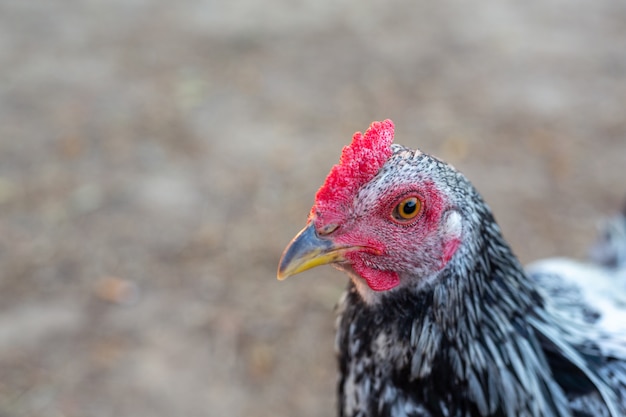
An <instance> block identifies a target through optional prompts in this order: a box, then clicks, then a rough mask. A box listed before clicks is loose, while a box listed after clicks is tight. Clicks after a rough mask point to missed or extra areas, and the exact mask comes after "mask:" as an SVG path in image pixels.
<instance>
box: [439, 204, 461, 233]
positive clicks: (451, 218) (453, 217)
mask: <svg viewBox="0 0 626 417" xmlns="http://www.w3.org/2000/svg"><path fill="white" fill-rule="evenodd" d="M462 220H463V219H462V217H461V214H460V213H459V212H458V211H456V210H449V211H448V212H446V214H444V218H443V228H442V231H443V236H444V239H445V240H454V239H461V232H462V231H463V222H462Z"/></svg>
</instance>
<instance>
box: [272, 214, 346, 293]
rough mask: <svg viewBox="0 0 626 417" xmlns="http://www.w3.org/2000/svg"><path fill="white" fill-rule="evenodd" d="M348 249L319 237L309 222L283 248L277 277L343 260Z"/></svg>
mask: <svg viewBox="0 0 626 417" xmlns="http://www.w3.org/2000/svg"><path fill="white" fill-rule="evenodd" d="M350 249H353V248H351V247H345V246H337V245H336V244H335V242H333V241H332V240H330V239H322V238H320V237H319V236H318V234H317V232H316V230H315V226H314V225H313V223H309V224H308V225H307V226H306V227H305V228H304V229H302V230H301V231H300V233H298V234H297V235H296V237H294V238H293V240H292V241H291V242H290V243H289V245H287V247H286V248H285V251H284V252H283V256H282V258H281V259H280V263H279V264H278V274H277V276H278V279H279V280H281V281H282V280H284V279H285V278H287V277H290V276H292V275H296V274H299V273H300V272H304V271H306V270H307V269H311V268H315V267H316V266H320V265H327V264H330V263H335V262H342V261H345V260H346V258H345V257H344V254H345V253H346V252H347V251H349V250H350Z"/></svg>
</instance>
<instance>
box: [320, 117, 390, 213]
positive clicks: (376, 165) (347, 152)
mask: <svg viewBox="0 0 626 417" xmlns="http://www.w3.org/2000/svg"><path fill="white" fill-rule="evenodd" d="M392 142H393V122H392V121H391V120H389V119H387V120H385V121H384V122H373V123H372V124H371V125H370V127H369V129H367V131H366V132H365V134H364V135H363V134H361V132H356V133H355V134H354V136H353V137H352V143H351V144H350V145H348V146H345V147H344V148H343V151H342V152H341V158H340V159H339V164H337V165H335V166H333V167H332V169H331V170H330V173H329V174H328V177H326V181H325V182H324V185H322V187H321V188H320V189H319V190H318V191H317V195H316V196H315V207H316V209H317V211H318V212H320V213H321V212H324V211H327V210H329V209H330V210H332V211H335V210H341V208H342V207H345V206H346V205H347V204H350V203H351V202H352V199H353V198H354V194H355V193H356V192H357V190H358V189H359V188H360V187H361V186H363V185H364V184H365V183H367V182H368V181H370V180H371V179H372V178H374V176H375V175H376V174H377V173H378V171H379V170H380V169H381V168H382V166H383V164H384V163H385V161H386V160H387V159H388V158H389V157H390V156H391V143H392Z"/></svg>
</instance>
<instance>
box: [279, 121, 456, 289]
mask: <svg viewBox="0 0 626 417" xmlns="http://www.w3.org/2000/svg"><path fill="white" fill-rule="evenodd" d="M364 138H367V139H371V140H372V141H373V142H372V143H375V144H376V145H377V146H378V147H375V146H374V145H373V144H371V143H368V144H363V143H359V139H364ZM392 138H393V124H392V123H391V122H390V121H385V122H382V123H374V124H372V126H371V127H370V129H368V131H367V132H366V133H365V135H364V136H360V134H357V135H355V138H354V140H353V143H352V144H351V145H350V147H352V148H357V147H359V146H360V147H363V146H369V149H372V148H375V150H374V151H373V152H370V153H366V154H365V155H364V153H363V152H361V154H360V155H356V156H355V154H356V150H355V149H352V150H349V151H348V153H350V152H351V154H352V157H353V158H354V157H356V158H358V159H357V160H356V163H355V164H353V166H349V164H350V163H352V162H353V160H352V159H348V158H347V157H345V154H346V150H344V154H342V159H341V162H340V165H337V166H335V167H334V168H333V170H331V173H330V174H329V177H328V179H327V181H326V183H325V184H324V186H322V188H320V191H319V192H318V194H317V197H316V203H315V205H314V206H313V208H312V210H311V214H310V216H309V219H308V222H307V226H306V227H305V228H304V229H303V230H302V231H301V232H300V233H299V234H298V235H297V236H296V237H295V238H294V240H293V241H292V242H291V243H290V245H289V246H288V247H287V249H286V250H285V252H284V254H283V258H282V259H281V262H280V266H279V271H278V277H279V279H284V278H286V277H287V276H290V275H294V274H296V273H299V272H302V271H304V270H306V269H309V268H313V267H315V266H319V265H323V264H329V263H330V264H333V265H334V266H336V267H337V268H339V269H341V270H344V271H346V272H347V273H348V274H349V275H350V276H351V277H352V279H353V280H355V283H356V284H357V287H361V288H362V287H363V285H362V284H363V283H365V284H367V287H368V288H369V289H371V290H374V291H388V290H392V289H394V288H396V287H399V286H402V285H403V284H408V283H412V284H415V283H416V284H418V285H423V284H425V283H428V282H430V281H432V280H433V279H434V278H435V277H436V276H437V273H438V272H439V271H440V270H441V269H443V268H444V267H445V266H446V265H447V264H448V262H449V261H450V259H451V258H452V256H453V255H454V253H455V252H456V250H457V248H458V247H459V245H460V243H461V232H462V221H461V215H460V212H459V211H458V210H457V208H456V207H457V203H456V202H454V201H453V199H452V198H451V196H453V193H452V192H451V190H450V189H449V187H447V185H446V184H447V183H448V182H449V181H442V182H441V183H436V182H435V180H434V179H435V178H443V179H445V178H446V177H445V175H443V174H446V173H448V172H452V173H454V171H453V170H450V167H449V166H447V165H445V164H443V163H442V162H440V161H438V160H436V159H434V158H432V157H430V156H428V155H425V154H422V153H421V152H419V151H412V150H409V149H406V148H404V147H401V146H399V145H391V139H392ZM350 147H348V148H346V149H349V148H350ZM358 149H360V148H358ZM358 149H357V150H358ZM381 155H382V156H384V160H382V156H381ZM367 158H370V159H369V160H368V159H367ZM379 160H382V161H379ZM380 162H382V164H381V163H380ZM377 164H378V165H377ZM346 166H348V167H349V168H345V167H346ZM355 166H356V168H355ZM342 167H343V168H342ZM374 171H375V172H374ZM338 175H344V176H345V177H344V178H340V179H338V178H336V176H338ZM442 175H443V176H442ZM338 184H339V185H338Z"/></svg>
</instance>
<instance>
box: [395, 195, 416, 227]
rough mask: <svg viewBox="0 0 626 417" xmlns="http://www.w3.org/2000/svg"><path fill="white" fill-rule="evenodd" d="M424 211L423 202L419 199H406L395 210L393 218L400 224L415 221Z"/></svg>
mask: <svg viewBox="0 0 626 417" xmlns="http://www.w3.org/2000/svg"><path fill="white" fill-rule="evenodd" d="M421 209H422V202H421V201H420V199H419V198H417V197H409V198H405V199H404V200H402V201H401V202H400V204H398V205H397V206H396V208H394V209H393V214H392V215H393V218H394V219H395V220H397V221H400V222H406V221H408V220H412V219H414V218H415V217H416V216H417V215H418V214H420V211H421Z"/></svg>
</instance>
